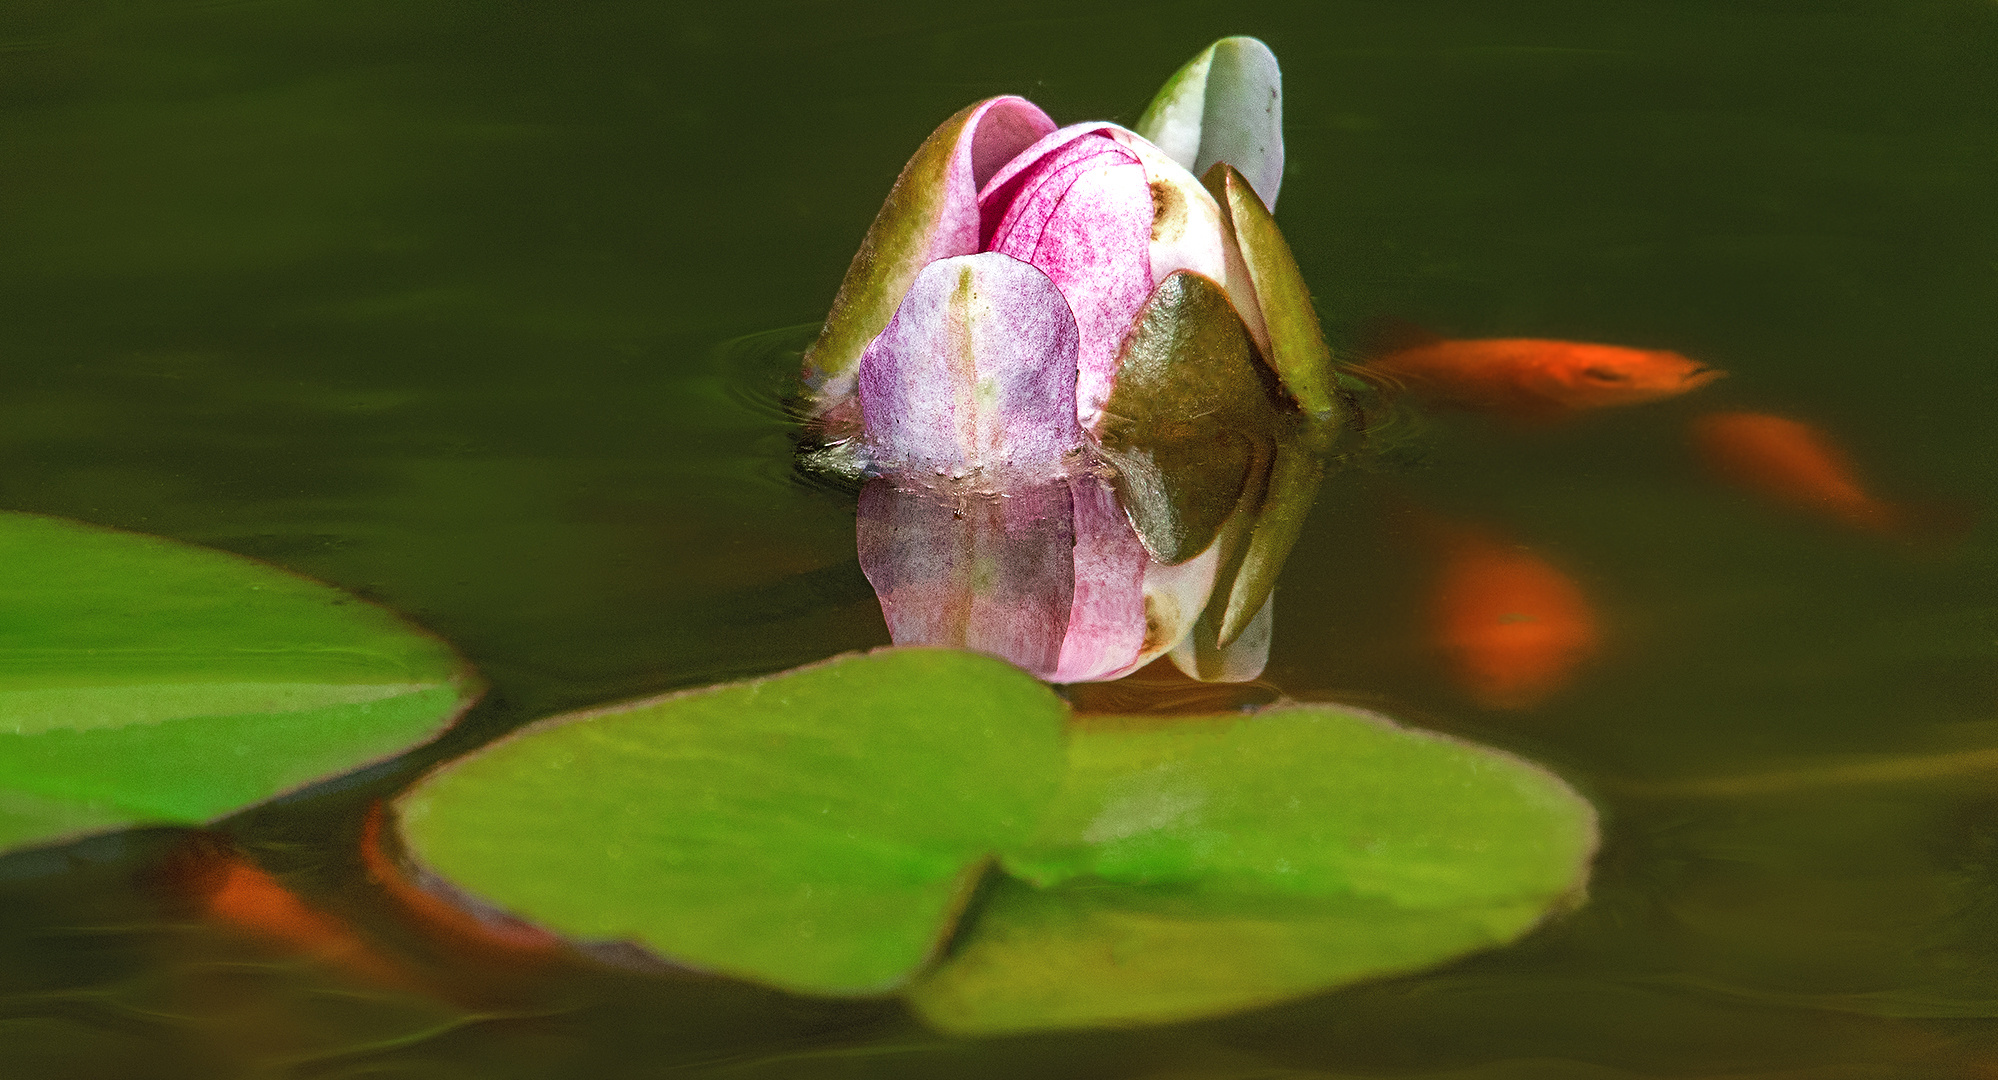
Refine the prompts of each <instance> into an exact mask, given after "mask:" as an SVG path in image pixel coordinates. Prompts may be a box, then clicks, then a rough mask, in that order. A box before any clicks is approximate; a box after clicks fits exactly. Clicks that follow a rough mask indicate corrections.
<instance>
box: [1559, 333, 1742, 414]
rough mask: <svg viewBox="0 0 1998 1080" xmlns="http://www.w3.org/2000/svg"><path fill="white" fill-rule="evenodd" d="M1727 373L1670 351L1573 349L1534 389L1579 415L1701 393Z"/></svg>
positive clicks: (1599, 347)
mask: <svg viewBox="0 0 1998 1080" xmlns="http://www.w3.org/2000/svg"><path fill="white" fill-rule="evenodd" d="M1726 375H1727V372H1725V371H1721V370H1720V369H1718V368H1711V367H1708V366H1706V365H1705V364H1701V363H1699V362H1697V361H1694V360H1689V359H1687V358H1686V357H1684V356H1681V355H1679V354H1678V353H1675V352H1671V351H1669V350H1665V349H1625V348H1620V347H1618V346H1614V345H1580V344H1578V345H1572V346H1570V347H1569V348H1567V349H1566V350H1563V351H1562V352H1561V353H1560V354H1559V355H1557V356H1554V357H1550V358H1549V360H1548V362H1546V363H1544V364H1541V365H1539V366H1538V367H1537V369H1536V371H1535V372H1534V374H1533V378H1532V381H1533V382H1534V383H1535V384H1536V385H1535V386H1534V389H1535V390H1537V391H1538V392H1540V393H1541V394H1544V395H1546V396H1547V397H1549V398H1552V399H1554V400H1555V401H1559V402H1561V403H1562V404H1563V405H1566V406H1568V407H1569V408H1574V409H1595V408H1602V407H1603V406H1607V405H1640V404H1643V403H1645V402H1648V401H1662V400H1664V399H1665V398H1670V397H1677V396H1679V395H1680V394H1683V393H1686V392H1688V391H1691V390H1697V389H1699V388H1700V387H1702V386H1705V385H1707V384H1708V383H1710V382H1713V381H1714V380H1716V379H1720V378H1724V377H1725V376H1726Z"/></svg>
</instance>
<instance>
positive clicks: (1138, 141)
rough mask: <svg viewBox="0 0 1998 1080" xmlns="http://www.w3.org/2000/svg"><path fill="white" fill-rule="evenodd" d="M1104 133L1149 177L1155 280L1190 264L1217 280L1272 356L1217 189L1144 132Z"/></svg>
mask: <svg viewBox="0 0 1998 1080" xmlns="http://www.w3.org/2000/svg"><path fill="white" fill-rule="evenodd" d="M1106 134H1108V135H1109V137H1110V138H1113V139H1115V140H1117V142H1118V143H1119V144H1121V145H1122V146H1124V147H1125V148H1126V149H1128V150H1130V151H1131V153H1133V154H1135V155H1137V157H1138V160H1139V162H1140V163H1142V164H1143V165H1144V166H1145V176H1146V177H1147V179H1148V180H1149V181H1150V183H1151V188H1152V203H1153V220H1152V239H1151V260H1152V281H1154V282H1160V281H1164V280H1165V279H1166V278H1168V277H1171V276H1172V275H1173V273H1174V272H1176V271H1179V270H1191V271H1193V272H1194V273H1196V274H1199V275H1200V276H1202V277H1204V278H1207V279H1209V280H1211V281H1216V282H1219V283H1220V284H1221V288H1222V289H1223V290H1225V291H1226V292H1227V294H1228V302H1229V303H1231V304H1234V305H1235V311H1236V313H1237V314H1239V315H1241V317H1242V324H1243V325H1245V326H1247V327H1248V328H1249V336H1250V337H1252V338H1254V339H1255V341H1256V347H1257V348H1259V349H1261V350H1262V351H1263V355H1264V356H1268V355H1269V354H1270V332H1269V329H1268V327H1267V326H1265V325H1264V323H1263V308H1262V303H1261V302H1260V301H1259V300H1258V299H1257V298H1256V285H1255V281H1254V280H1253V279H1252V278H1251V277H1250V276H1249V265H1248V262H1247V261H1246V260H1245V259H1244V258H1243V257H1242V251H1241V248H1240V247H1238V246H1237V245H1236V243H1235V238H1234V235H1233V234H1232V233H1231V232H1230V230H1229V228H1228V225H1227V219H1226V215H1225V214H1224V213H1223V212H1222V209H1221V204H1220V203H1219V202H1217V201H1215V198H1214V194H1213V193H1212V192H1210V191H1208V190H1207V186H1206V185H1205V184H1202V183H1201V182H1200V180H1199V179H1198V178H1197V177H1195V176H1194V175H1193V174H1192V173H1190V172H1187V171H1186V169H1184V168H1182V167H1181V166H1180V164H1179V162H1177V161H1175V160H1173V158H1172V156H1171V155H1169V154H1167V153H1166V152H1165V151H1163V150H1161V149H1159V148H1158V147H1157V146H1154V145H1153V144H1151V143H1150V142H1148V141H1146V140H1145V138H1144V136H1142V135H1139V134H1137V133H1136V132H1133V131H1125V130H1124V129H1123V128H1113V129H1111V130H1110V131H1108V132H1106ZM1026 156H1027V155H1025V154H1022V155H1021V157H1022V158H1024V157H1026Z"/></svg>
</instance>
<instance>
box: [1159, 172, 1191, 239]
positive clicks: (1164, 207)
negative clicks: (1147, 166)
mask: <svg viewBox="0 0 1998 1080" xmlns="http://www.w3.org/2000/svg"><path fill="white" fill-rule="evenodd" d="M1185 233H1186V196H1184V195H1182V194H1180V193H1179V189H1178V188H1175V187H1173V186H1172V184H1170V183H1168V182H1166V181H1164V180H1154V181H1152V240H1153V241H1154V242H1159V243H1168V244H1169V243H1172V242H1174V241H1176V240H1178V239H1179V238H1180V237H1181V236H1183V235H1185Z"/></svg>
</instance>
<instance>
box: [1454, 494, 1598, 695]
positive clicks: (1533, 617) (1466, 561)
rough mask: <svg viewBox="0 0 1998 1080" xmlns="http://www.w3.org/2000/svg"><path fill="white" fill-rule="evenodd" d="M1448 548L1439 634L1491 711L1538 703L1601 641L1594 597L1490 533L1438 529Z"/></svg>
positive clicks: (1466, 686)
mask: <svg viewBox="0 0 1998 1080" xmlns="http://www.w3.org/2000/svg"><path fill="white" fill-rule="evenodd" d="M1431 531H1432V532H1433V533H1434V534H1435V535H1436V538H1437V543H1438V546H1439V547H1440V548H1441V550H1442V559H1441V564H1440V566H1439V567H1438V570H1437V574H1436V578H1435V583H1434V585H1433V586H1432V588H1431V590H1430V600H1429V618H1430V634H1431V637H1432V640H1433V642H1434V643H1435V646H1436V648H1437V649H1438V650H1439V651H1441V652H1442V654H1443V656H1444V658H1445V660H1446V661H1447V662H1448V664H1449V666H1450V671H1451V674H1452V675H1453V676H1454V677H1455V679H1456V681H1457V683H1458V685H1459V686H1460V687H1461V688H1462V690H1463V691H1464V692H1465V693H1466V694H1467V695H1469V696H1470V697H1471V698H1472V700H1474V701H1477V702H1478V703H1479V704H1481V705H1484V706H1485V707H1486V708H1491V709H1527V708H1532V707H1533V706H1535V705H1538V704H1540V703H1542V702H1544V701H1546V700H1547V699H1548V698H1550V697H1552V696H1553V695H1554V694H1555V693H1557V692H1559V691H1560V690H1561V689H1562V688H1564V687H1566V686H1567V685H1568V683H1569V682H1570V681H1571V680H1572V679H1573V677H1574V674H1575V670H1576V668H1578V667H1579V666H1580V665H1581V664H1582V663H1583V662H1584V661H1586V660H1588V659H1589V658H1590V657H1592V656H1594V655H1595V653H1596V650H1597V648H1598V646H1599V644H1600V633H1599V631H1598V629H1597V625H1596V616H1595V612H1594V610H1593V609H1592V608H1591V606H1590V604H1589V601H1588V598H1587V597H1586V596H1585V595H1583V593H1582V590H1581V588H1580V587H1579V586H1577V585H1576V584H1575V583H1574V581H1572V580H1571V579H1569V577H1568V576H1567V575H1566V574H1563V573H1562V572H1561V571H1560V570H1557V569H1555V567H1554V566H1553V565H1552V564H1551V563H1549V562H1547V561H1546V560H1545V559H1542V558H1540V557H1539V556H1538V555H1535V554H1533V553H1531V552H1529V551H1527V550H1525V549H1524V548H1522V547H1519V546H1518V545H1515V544H1508V543H1505V542H1502V541H1501V540H1499V539H1497V538H1495V537H1494V536H1492V535H1491V534H1490V533H1488V532H1485V531H1484V530H1481V529H1476V528H1472V527H1469V526H1462V525H1443V526H1436V527H1433V528H1432V529H1431Z"/></svg>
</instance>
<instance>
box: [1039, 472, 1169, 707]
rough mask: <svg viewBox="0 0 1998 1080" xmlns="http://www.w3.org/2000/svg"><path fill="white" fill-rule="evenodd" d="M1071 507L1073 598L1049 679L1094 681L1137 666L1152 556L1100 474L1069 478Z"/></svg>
mask: <svg viewBox="0 0 1998 1080" xmlns="http://www.w3.org/2000/svg"><path fill="white" fill-rule="evenodd" d="M1069 497H1070V500H1071V502H1072V503H1073V505H1074V507H1075V599H1074V602H1073V604H1072V605H1071V606H1070V607H1069V612H1068V634H1067V636H1066V637H1065V638H1064V639H1063V640H1062V643H1061V664H1060V666H1059V668H1058V669H1057V670H1056V672H1055V674H1054V676H1053V677H1052V680H1051V681H1053V682H1061V683H1069V682H1095V681H1098V680H1103V679H1115V678H1119V677H1121V676H1123V675H1126V674H1129V673H1130V672H1132V671H1135V670H1137V668H1138V667H1139V666H1140V665H1139V663H1138V656H1139V653H1140V652H1141V651H1142V650H1143V649H1144V645H1145V629H1146V625H1145V567H1146V566H1147V565H1149V564H1150V562H1151V559H1150V558H1148V557H1147V556H1146V555H1145V548H1144V545H1142V544H1140V543H1139V542H1138V534H1137V533H1136V532H1134V531H1133V530H1132V529H1131V523H1130V521H1129V520H1127V519H1126V518H1125V516H1124V508H1123V507H1122V506H1121V505H1119V503H1118V502H1117V493H1116V491H1115V490H1114V489H1112V488H1111V486H1110V484H1109V482H1108V481H1106V480H1104V479H1103V478H1102V477H1098V476H1079V477H1077V478H1076V479H1074V480H1072V481H1070V482H1069Z"/></svg>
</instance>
